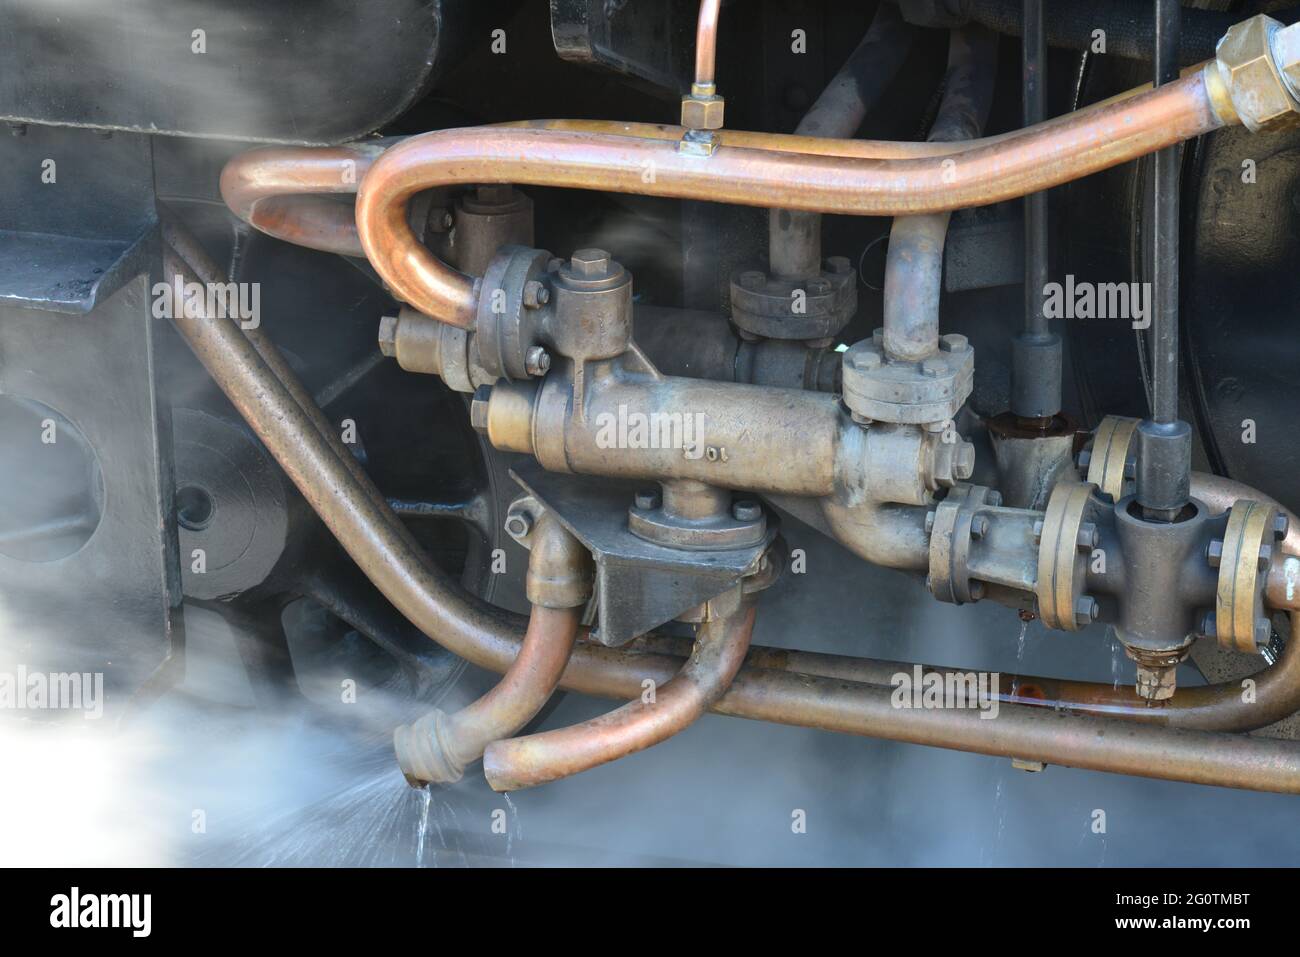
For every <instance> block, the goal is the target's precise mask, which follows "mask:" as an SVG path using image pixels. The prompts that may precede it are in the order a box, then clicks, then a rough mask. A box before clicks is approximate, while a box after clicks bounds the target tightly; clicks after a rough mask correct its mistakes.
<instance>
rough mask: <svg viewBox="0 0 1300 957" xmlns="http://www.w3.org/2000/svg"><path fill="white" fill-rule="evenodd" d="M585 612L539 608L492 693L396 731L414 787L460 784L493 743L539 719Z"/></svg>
mask: <svg viewBox="0 0 1300 957" xmlns="http://www.w3.org/2000/svg"><path fill="white" fill-rule="evenodd" d="M581 612H582V609H580V608H544V607H542V606H541V605H534V606H533V612H532V615H531V616H530V617H529V619H528V630H527V632H525V634H524V643H523V647H522V648H520V649H519V655H518V657H516V658H515V660H514V661H513V662H511V664H510V668H509V669H508V670H507V671H506V673H505V675H503V676H502V678H501V680H500V681H499V682H497V684H496V685H495V686H494V687H493V688H492V690H490V691H489V692H488V693H487V694H485V695H483V697H481V698H479V699H478V700H477V701H474V702H472V703H471V704H469V705H466V706H465V707H464V708H462V709H461V710H459V711H457V712H456V713H455V714H450V715H449V714H447V713H446V712H444V711H442V710H441V709H438V708H435V709H434V710H433V711H431V712H429V713H428V714H427V715H425V716H424V717H422V718H420V719H419V720H418V721H416V722H415V723H414V724H409V725H402V726H401V727H399V728H398V729H397V730H395V731H394V732H393V749H394V750H395V751H396V752H397V763H398V764H399V765H401V768H402V773H403V774H405V775H406V780H407V782H408V783H409V784H410V785H411V786H412V787H423V786H424V785H426V784H429V783H434V784H452V783H454V782H456V781H459V780H460V779H461V777H462V776H463V775H464V773H465V767H466V766H467V765H468V764H469V763H470V762H471V761H476V760H478V759H479V758H480V757H482V756H483V749H484V748H486V747H487V746H488V744H489V743H491V742H493V741H496V740H497V739H499V738H504V737H508V736H509V735H512V734H515V733H516V732H517V731H518V730H519V729H520V728H522V727H523V726H524V725H526V724H527V723H528V722H529V721H531V720H532V719H533V718H534V717H536V715H537V712H539V711H541V710H542V706H543V705H544V704H546V702H547V701H548V700H549V699H550V697H551V695H552V694H553V693H554V691H555V686H556V685H557V684H558V683H559V681H560V675H561V674H563V672H564V666H565V665H566V664H568V661H569V654H570V653H571V652H572V651H573V642H574V639H575V638H576V637H577V635H578V625H579V621H580V618H581Z"/></svg>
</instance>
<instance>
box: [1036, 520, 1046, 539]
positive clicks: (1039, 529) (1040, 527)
mask: <svg viewBox="0 0 1300 957" xmlns="http://www.w3.org/2000/svg"><path fill="white" fill-rule="evenodd" d="M1043 528H1044V525H1043V520H1042V519H1041V518H1040V519H1039V520H1038V521H1036V522H1034V541H1036V542H1041V541H1042V540H1043Z"/></svg>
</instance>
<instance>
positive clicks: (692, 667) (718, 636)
mask: <svg viewBox="0 0 1300 957" xmlns="http://www.w3.org/2000/svg"><path fill="white" fill-rule="evenodd" d="M753 632H754V606H753V604H752V603H750V602H746V606H745V607H743V608H742V609H741V610H740V613H739V614H737V615H736V616H734V617H729V618H724V619H721V620H718V621H711V622H706V623H705V624H702V625H700V627H699V631H698V633H697V634H696V636H695V647H694V648H693V649H692V650H691V656H690V658H688V659H687V660H686V664H684V665H682V670H681V671H679V672H677V674H676V675H675V676H674V677H673V679H672V680H671V681H669V682H668V683H667V684H666V685H664V686H663V687H662V688H658V689H656V690H655V692H654V694H653V697H652V698H651V700H649V701H647V700H646V698H645V694H644V692H643V693H642V696H641V697H639V698H637V699H636V700H634V701H631V702H629V703H628V704H625V705H623V707H621V708H618V709H617V710H615V711H611V712H609V713H608V714H603V715H601V716H600V717H598V718H592V719H591V720H590V721H584V722H582V723H581V724H575V725H573V726H571V727H568V728H560V729H558V730H555V731H545V732H542V733H540V734H530V735H528V736H526V737H522V738H511V739H508V740H505V741H494V742H493V743H492V744H490V745H488V748H487V751H486V752H485V753H484V754H483V773H484V775H485V776H486V777H487V782H488V784H489V785H491V786H492V789H493V790H494V791H518V790H520V789H521V788H529V787H534V786H536V785H538V784H545V783H547V782H548V781H556V780H559V779H560V778H567V777H569V776H571V775H574V774H577V773H579V772H581V771H589V770H591V769H592V768H594V767H599V766H600V765H602V764H608V763H609V762H610V761H615V760H617V759H619V758H621V757H625V756H626V755H629V754H635V753H636V752H637V751H644V750H645V749H646V748H649V747H652V746H654V745H656V744H659V743H660V742H662V741H667V740H668V739H669V738H671V737H672V736H673V735H675V734H677V733H678V732H679V731H683V730H685V729H686V728H688V727H690V726H691V725H692V724H694V723H695V722H696V721H698V720H699V719H700V717H701V716H702V715H703V714H704V713H705V712H706V711H708V710H709V708H711V707H712V706H713V704H714V703H715V702H716V701H717V700H718V699H719V698H721V697H722V694H723V692H725V691H726V690H727V688H728V686H730V684H731V681H732V679H733V678H735V676H736V672H737V671H739V670H740V664H741V662H742V661H744V659H745V651H746V650H747V649H748V648H749V639H750V636H751V635H752V634H753Z"/></svg>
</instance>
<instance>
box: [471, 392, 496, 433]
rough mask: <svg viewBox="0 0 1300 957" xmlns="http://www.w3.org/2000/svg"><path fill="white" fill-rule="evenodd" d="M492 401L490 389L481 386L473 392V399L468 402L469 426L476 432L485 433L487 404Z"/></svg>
mask: <svg viewBox="0 0 1300 957" xmlns="http://www.w3.org/2000/svg"><path fill="white" fill-rule="evenodd" d="M491 399H492V387H491V386H490V385H481V386H479V387H478V388H477V389H475V390H474V398H472V399H470V402H469V424H470V426H471V427H472V428H473V429H474V431H476V432H486V431H487V428H488V403H489V402H490V401H491Z"/></svg>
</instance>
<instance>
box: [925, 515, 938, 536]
mask: <svg viewBox="0 0 1300 957" xmlns="http://www.w3.org/2000/svg"><path fill="white" fill-rule="evenodd" d="M937 515H938V513H936V512H926V513H925V534H927V535H929V534H931V533H932V532H933V531H934V520H935V518H936V517H937Z"/></svg>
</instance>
